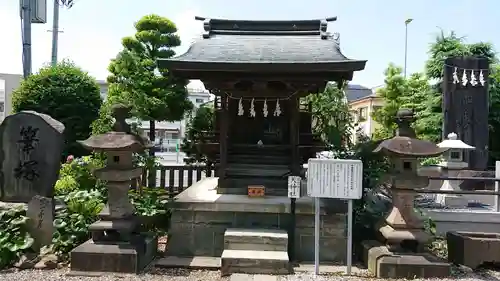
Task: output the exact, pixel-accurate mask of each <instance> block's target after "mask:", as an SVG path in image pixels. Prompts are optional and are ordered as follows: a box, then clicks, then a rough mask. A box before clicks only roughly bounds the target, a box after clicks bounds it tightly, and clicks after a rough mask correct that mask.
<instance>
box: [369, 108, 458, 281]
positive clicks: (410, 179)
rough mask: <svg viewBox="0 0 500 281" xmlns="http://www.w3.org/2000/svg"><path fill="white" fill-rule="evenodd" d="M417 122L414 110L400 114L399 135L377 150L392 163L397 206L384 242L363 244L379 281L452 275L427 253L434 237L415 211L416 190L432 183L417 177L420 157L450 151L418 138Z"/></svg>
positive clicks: (388, 219)
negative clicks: (414, 122)
mask: <svg viewBox="0 0 500 281" xmlns="http://www.w3.org/2000/svg"><path fill="white" fill-rule="evenodd" d="M413 121H414V115H413V112H412V111H411V110H408V109H402V110H400V111H398V113H397V116H396V123H397V125H398V129H397V131H396V136H394V137H393V138H391V139H388V140H385V141H383V142H382V143H380V145H379V146H378V147H377V148H376V149H375V150H374V152H381V153H384V154H385V155H387V156H388V157H389V159H390V161H391V163H392V171H391V172H390V173H389V175H388V176H389V177H388V179H387V182H388V184H390V187H391V193H392V202H393V206H392V209H391V211H390V212H389V214H388V215H387V216H386V218H385V220H384V221H382V222H381V223H380V227H379V229H378V230H379V232H380V235H381V237H383V240H384V241H382V243H380V242H378V241H364V242H363V249H364V255H363V256H364V260H365V262H366V263H367V266H368V269H369V270H370V271H371V272H372V273H373V274H375V275H376V276H377V277H379V278H430V277H445V276H448V275H449V274H450V265H449V264H448V263H446V262H444V261H441V260H439V259H438V258H437V257H435V256H433V255H431V254H428V253H426V252H424V251H423V248H424V245H425V243H427V242H428V241H429V240H430V238H431V237H430V235H429V234H428V233H426V231H425V229H424V224H423V221H422V219H421V217H420V216H419V215H418V214H417V213H416V212H415V210H414V199H415V195H416V192H415V191H416V190H415V189H418V188H423V187H426V186H427V184H428V180H427V179H426V178H423V177H419V176H418V174H417V169H418V166H419V158H425V157H432V156H437V155H440V154H442V153H443V152H444V151H446V150H447V149H446V148H440V147H438V146H436V145H435V144H434V143H431V142H428V141H423V140H419V139H417V138H416V135H415V132H414V130H413V129H412V128H411V123H412V122H413Z"/></svg>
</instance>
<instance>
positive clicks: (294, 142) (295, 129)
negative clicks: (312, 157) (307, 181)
mask: <svg viewBox="0 0 500 281" xmlns="http://www.w3.org/2000/svg"><path fill="white" fill-rule="evenodd" d="M288 111H289V112H290V113H289V114H290V118H289V120H290V147H291V155H292V163H290V164H291V166H290V171H291V172H292V175H293V176H299V175H300V164H301V162H302V161H301V160H300V155H299V148H298V145H299V123H300V122H299V104H298V98H297V97H296V96H293V97H291V98H290V99H289V107H288Z"/></svg>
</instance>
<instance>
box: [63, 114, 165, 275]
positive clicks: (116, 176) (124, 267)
mask: <svg viewBox="0 0 500 281" xmlns="http://www.w3.org/2000/svg"><path fill="white" fill-rule="evenodd" d="M129 112H130V109H129V108H128V107H125V106H123V105H115V106H114V107H113V117H114V118H115V123H114V125H113V131H111V132H108V133H105V134H101V135H96V136H91V137H90V138H88V139H87V140H84V141H80V143H81V144H82V145H83V146H84V147H85V148H87V149H89V150H93V151H97V152H105V153H106V154H107V165H106V167H104V168H101V169H98V170H96V171H95V176H96V177H97V178H99V179H101V180H104V181H106V182H107V185H106V187H107V189H108V203H107V205H106V207H105V208H104V210H103V211H102V212H101V213H100V215H99V216H100V220H99V221H97V222H96V223H94V224H92V225H91V226H90V228H89V230H90V232H91V233H92V238H91V239H90V240H88V241H87V242H85V243H83V244H82V245H80V246H78V247H76V248H75V249H74V250H73V251H72V252H71V271H72V273H73V274H86V273H89V272H120V273H138V272H139V271H141V270H142V269H143V268H144V267H145V266H146V265H147V264H148V263H149V262H151V260H152V259H153V258H154V257H155V255H156V251H157V241H156V237H154V236H152V235H148V234H144V233H139V232H138V227H139V226H140V222H139V221H138V218H137V217H136V216H135V209H134V206H133V205H132V203H131V202H130V200H129V198H128V191H129V190H130V185H131V182H132V180H133V179H135V178H137V177H139V176H140V175H141V174H142V168H140V167H135V166H134V164H133V161H132V157H133V153H134V152H140V151H142V150H144V149H145V148H147V147H149V142H148V141H146V140H144V139H143V138H141V137H140V136H138V135H135V134H133V133H131V130H130V126H129V125H128V124H127V123H126V122H125V119H126V118H127V117H128V115H129Z"/></svg>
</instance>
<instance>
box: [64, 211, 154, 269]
mask: <svg viewBox="0 0 500 281" xmlns="http://www.w3.org/2000/svg"><path fill="white" fill-rule="evenodd" d="M99 216H100V217H101V220H100V221H97V222H95V223H93V224H92V225H91V226H90V227H89V229H90V231H91V233H92V238H91V239H89V240H88V241H87V242H85V243H83V244H81V245H80V246H78V247H76V248H75V249H73V251H71V254H70V255H71V256H70V258H71V272H70V274H71V275H84V276H85V275H95V274H96V273H109V272H111V273H139V272H140V271H142V270H143V269H144V267H146V266H147V265H148V264H149V263H150V262H151V261H152V260H153V259H154V258H155V257H156V254H157V249H158V240H157V237H156V236H153V235H150V234H147V233H135V232H134V230H135V229H137V226H138V222H137V220H136V219H134V218H129V219H122V220H114V219H111V218H110V217H109V210H108V208H105V209H104V210H103V211H102V212H101V214H100V215H99Z"/></svg>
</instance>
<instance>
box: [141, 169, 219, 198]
mask: <svg viewBox="0 0 500 281" xmlns="http://www.w3.org/2000/svg"><path fill="white" fill-rule="evenodd" d="M149 172H150V171H148V170H146V169H144V171H143V174H142V176H141V177H140V178H139V179H138V181H137V182H133V183H132V188H137V187H139V186H142V187H144V186H148V183H149V182H148V174H149ZM213 176H215V170H214V169H207V167H206V166H204V165H166V166H160V167H159V168H157V170H156V177H155V179H156V182H155V184H154V186H155V187H157V188H162V189H165V190H166V191H167V193H168V194H169V196H170V197H174V196H175V195H177V194H179V193H181V192H182V191H184V190H185V189H186V188H188V187H189V186H191V185H192V184H193V183H196V182H198V181H200V180H202V179H204V178H206V177H213Z"/></svg>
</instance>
